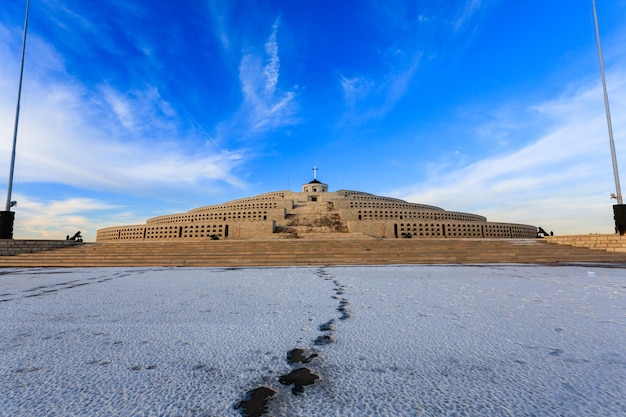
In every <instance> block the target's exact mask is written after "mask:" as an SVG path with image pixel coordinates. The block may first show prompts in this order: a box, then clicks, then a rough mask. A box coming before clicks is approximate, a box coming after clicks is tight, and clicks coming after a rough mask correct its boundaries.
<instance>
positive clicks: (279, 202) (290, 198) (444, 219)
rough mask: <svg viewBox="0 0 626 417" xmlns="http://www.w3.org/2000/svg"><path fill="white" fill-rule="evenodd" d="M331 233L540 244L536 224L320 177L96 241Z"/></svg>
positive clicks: (113, 231) (103, 234)
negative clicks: (338, 186)
mask: <svg viewBox="0 0 626 417" xmlns="http://www.w3.org/2000/svg"><path fill="white" fill-rule="evenodd" d="M320 234H327V235H328V236H331V234H332V235H333V236H338V235H337V234H345V235H346V237H350V236H354V237H356V236H357V235H363V236H367V237H375V238H408V237H411V238H534V237H536V234H537V228H536V227H535V226H529V225H523V224H513V223H492V222H488V221H487V219H486V218H485V217H483V216H480V215H477V214H471V213H460V212H452V211H446V210H444V209H442V208H439V207H435V206H429V205H425V204H415V203H409V202H406V201H403V200H400V199H397V198H391V197H381V196H376V195H373V194H368V193H364V192H359V191H349V190H339V191H334V192H329V191H328V185H326V184H324V183H322V182H320V181H318V180H317V179H314V180H313V181H311V182H308V183H306V184H304V185H303V186H302V191H301V192H294V191H277V192H271V193H265V194H261V195H258V196H256V197H250V198H242V199H239V200H233V201H230V202H228V203H224V204H218V205H214V206H206V207H200V208H197V209H193V210H190V211H188V212H186V213H181V214H171V215H166V216H159V217H155V218H152V219H149V220H148V221H147V222H146V224H141V225H130V226H114V227H108V228H105V229H100V230H98V233H97V237H96V241H98V242H113V241H172V240H198V239H265V238H294V237H303V238H306V237H311V236H316V237H318V236H320Z"/></svg>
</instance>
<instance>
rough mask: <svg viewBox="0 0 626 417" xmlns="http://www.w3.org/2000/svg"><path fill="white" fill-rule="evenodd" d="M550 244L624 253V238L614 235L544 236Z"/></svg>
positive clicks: (625, 241)
mask: <svg viewBox="0 0 626 417" xmlns="http://www.w3.org/2000/svg"><path fill="white" fill-rule="evenodd" d="M545 239H546V240H547V241H548V242H550V243H556V244H558V245H569V246H577V247H583V248H589V249H599V250H605V251H609V252H626V236H620V235H618V234H615V235H570V236H546V237H545Z"/></svg>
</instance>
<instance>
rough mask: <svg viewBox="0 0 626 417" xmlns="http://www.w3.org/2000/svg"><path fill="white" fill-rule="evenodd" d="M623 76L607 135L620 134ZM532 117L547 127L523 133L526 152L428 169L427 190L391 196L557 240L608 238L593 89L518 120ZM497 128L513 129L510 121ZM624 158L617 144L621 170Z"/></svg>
mask: <svg viewBox="0 0 626 417" xmlns="http://www.w3.org/2000/svg"><path fill="white" fill-rule="evenodd" d="M624 75H626V74H624V73H623V72H622V71H619V72H614V73H613V74H612V77H611V85H612V91H613V97H615V99H614V100H613V101H612V104H613V105H614V108H615V112H614V115H615V117H614V119H615V120H614V127H615V128H616V129H620V130H623V129H626V117H624V116H623V115H624V114H625V112H624V109H626V101H624V100H625V99H624V98H625V97H626V82H624V81H623V80H624V79H625V78H624ZM533 112H534V113H535V117H536V118H537V119H539V118H542V119H547V120H548V121H549V127H548V128H546V129H545V130H544V131H543V132H542V133H536V132H532V130H531V129H527V132H529V133H531V134H534V135H536V136H535V137H534V138H531V139H532V140H531V141H530V143H529V144H528V145H525V146H523V147H521V148H509V149H510V150H509V151H508V152H500V153H498V154H495V155H490V156H487V157H485V158H483V159H479V160H474V161H473V162H471V163H469V164H467V165H464V166H462V167H456V168H452V169H451V167H453V166H454V164H451V163H449V162H448V161H441V162H439V163H435V164H433V166H432V167H431V168H430V171H429V173H428V174H427V178H426V180H425V181H424V182H423V183H424V184H428V185H427V186H423V185H416V186H414V187H413V188H412V189H410V190H408V189H405V190H397V191H396V192H394V193H393V194H395V195H398V196H401V197H403V198H405V199H407V200H410V201H415V202H429V203H432V204H435V205H440V206H442V207H444V208H446V209H448V210H459V211H468V212H476V213H479V214H483V215H486V216H487V217H488V218H490V220H494V221H518V222H520V223H528V224H535V225H539V226H543V227H545V228H550V229H555V230H556V231H557V232H558V233H561V234H565V233H586V232H605V233H610V232H611V231H612V227H613V226H612V214H611V200H610V199H609V194H610V193H611V192H613V191H614V186H613V181H612V178H613V177H612V171H611V164H610V155H609V146H608V139H607V135H606V119H605V114H604V107H603V104H602V92H601V89H600V87H599V86H598V85H597V84H596V83H594V84H593V85H586V86H583V87H581V88H580V89H579V90H578V91H575V92H573V93H568V94H566V95H563V96H562V97H560V98H558V99H556V100H552V101H546V102H542V103H538V104H536V105H534V106H531V108H530V109H529V113H525V116H524V117H528V115H529V114H530V113H533ZM503 123H505V124H506V125H508V126H517V125H519V122H518V121H516V120H514V119H513V120H509V121H503ZM542 123H543V122H542ZM477 129H479V130H480V129H481V126H478V127H477ZM518 134H519V132H518ZM622 139H626V137H623V135H622ZM625 153H626V144H621V146H619V148H618V157H620V161H622V165H624V161H626V159H625V157H626V154H625ZM620 155H621V156H620Z"/></svg>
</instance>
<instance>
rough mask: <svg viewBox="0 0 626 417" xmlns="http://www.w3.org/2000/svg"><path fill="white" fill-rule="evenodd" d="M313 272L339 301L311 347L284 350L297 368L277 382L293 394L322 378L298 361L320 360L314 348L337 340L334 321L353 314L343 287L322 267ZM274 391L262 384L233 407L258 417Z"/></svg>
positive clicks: (320, 326)
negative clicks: (335, 315)
mask: <svg viewBox="0 0 626 417" xmlns="http://www.w3.org/2000/svg"><path fill="white" fill-rule="evenodd" d="M315 275H317V276H318V277H320V278H323V279H324V280H326V281H332V282H333V284H334V287H333V291H334V295H333V296H332V297H331V298H333V299H335V300H339V303H338V305H337V308H336V311H337V312H339V313H340V315H339V317H337V318H336V319H335V318H333V319H330V320H328V321H327V322H325V323H322V324H320V325H319V326H318V327H317V329H318V330H319V331H320V332H321V333H322V334H321V335H319V336H318V337H316V338H315V339H313V340H312V341H311V345H310V346H307V347H297V348H294V349H292V350H290V351H289V352H287V355H286V359H287V363H289V364H290V365H292V366H294V367H297V368H296V369H294V370H293V371H291V372H289V373H287V374H285V375H282V376H280V377H279V378H278V382H279V383H280V384H282V385H286V386H291V385H293V388H292V389H291V393H292V394H293V395H300V394H302V393H303V392H304V387H306V386H309V385H313V384H315V383H316V382H317V381H322V378H321V377H320V376H319V375H317V374H316V373H314V371H313V370H311V369H309V368H307V367H302V366H301V365H300V364H309V363H311V364H312V365H314V363H315V361H316V360H321V359H323V358H322V356H321V354H320V353H319V351H318V350H316V347H317V348H321V347H323V346H325V345H328V344H331V343H334V342H335V341H336V338H335V336H334V332H335V324H336V320H337V319H338V320H341V321H343V320H347V319H349V318H350V317H351V316H352V313H351V312H350V310H349V309H348V305H349V304H350V302H349V300H348V299H347V298H345V297H343V295H344V294H345V292H346V287H345V286H344V285H343V284H341V283H340V282H339V281H338V280H337V279H334V277H332V275H331V274H329V273H328V272H327V271H326V270H325V269H324V268H323V267H322V268H319V269H318V270H317V271H316V274H315ZM277 389H279V388H277ZM276 393H277V391H275V390H274V389H272V388H269V387H265V386H262V387H258V388H255V389H253V390H250V391H248V392H246V394H245V396H244V399H243V400H241V401H240V402H239V403H237V404H236V405H235V407H234V408H235V409H237V410H240V411H241V413H242V414H243V415H244V416H245V417H261V416H262V415H264V414H265V413H266V412H267V407H268V404H269V401H270V400H271V398H272V397H273V396H274V395H276Z"/></svg>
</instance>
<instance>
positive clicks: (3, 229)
mask: <svg viewBox="0 0 626 417" xmlns="http://www.w3.org/2000/svg"><path fill="white" fill-rule="evenodd" d="M14 221H15V212H13V211H0V239H13V222H14Z"/></svg>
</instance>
